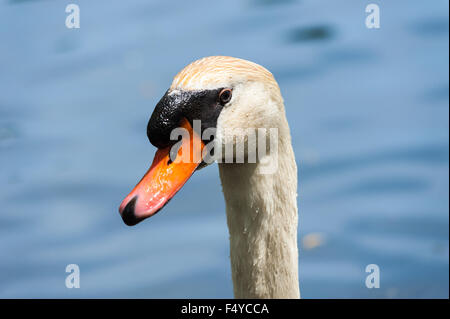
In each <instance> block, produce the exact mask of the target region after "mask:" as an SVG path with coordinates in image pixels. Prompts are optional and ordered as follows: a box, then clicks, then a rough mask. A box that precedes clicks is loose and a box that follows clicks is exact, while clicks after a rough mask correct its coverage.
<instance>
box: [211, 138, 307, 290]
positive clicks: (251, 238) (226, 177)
mask: <svg viewBox="0 0 450 319" xmlns="http://www.w3.org/2000/svg"><path fill="white" fill-rule="evenodd" d="M277 156H278V161H279V166H278V169H277V170H276V171H275V172H274V173H273V174H260V170H259V167H258V166H259V165H260V164H257V163H256V164H248V163H245V164H236V163H234V164H219V173H220V178H221V181H222V188H223V192H224V197H225V202H226V212H227V223H228V230H229V234H230V260H231V271H232V278H233V287H234V295H235V298H299V297H300V291H299V283H298V249H297V223H298V215H297V198H296V197H297V167H296V164H295V159H294V154H293V151H292V146H291V144H290V138H289V140H288V141H286V143H283V141H281V143H280V144H279V152H278V155H277Z"/></svg>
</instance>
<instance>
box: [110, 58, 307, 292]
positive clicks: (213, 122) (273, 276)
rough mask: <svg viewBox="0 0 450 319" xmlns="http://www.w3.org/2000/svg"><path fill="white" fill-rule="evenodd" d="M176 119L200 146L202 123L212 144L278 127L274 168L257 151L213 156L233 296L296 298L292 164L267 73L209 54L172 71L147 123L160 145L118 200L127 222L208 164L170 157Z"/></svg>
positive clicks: (154, 207)
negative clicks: (239, 156) (241, 157)
mask: <svg viewBox="0 0 450 319" xmlns="http://www.w3.org/2000/svg"><path fill="white" fill-rule="evenodd" d="M194 120H201V129H200V131H201V132H199V131H197V132H196V131H194V130H193V128H192V126H193V124H192V123H193V121H194ZM194 126H195V125H194ZM176 127H183V128H185V129H186V130H187V131H188V132H189V134H190V137H189V138H188V139H184V138H183V139H182V142H181V146H182V147H183V146H185V145H186V144H187V146H190V147H191V149H192V150H193V152H192V153H195V151H198V150H200V151H201V150H204V147H205V143H206V141H204V140H203V139H202V138H203V134H202V133H203V132H204V131H206V130H207V128H211V127H212V128H216V130H217V131H216V135H215V137H214V139H213V145H214V147H216V149H217V150H221V149H223V148H224V147H225V146H226V145H235V144H237V143H238V142H239V141H241V142H242V141H244V142H248V138H247V137H246V136H244V135H242V136H241V135H239V134H240V133H237V134H236V132H240V131H239V128H267V129H269V128H276V129H277V130H278V139H277V141H276V142H277V144H278V145H277V147H276V150H277V152H271V153H270V154H269V155H267V156H266V158H265V160H266V161H267V160H268V162H276V163H277V167H276V170H274V172H271V173H269V174H263V173H261V168H262V165H263V164H262V161H261V159H260V158H258V160H257V161H256V162H254V163H249V162H245V163H236V162H235V163H221V161H218V162H219V164H218V165H219V174H220V179H221V182H222V189H223V193H224V197H225V202H226V214H227V223H228V229H229V234H230V259H231V270H232V279H233V287H234V296H235V298H299V297H300V289H299V282H298V248H297V221H298V216H297V199H296V197H297V166H296V163H295V157H294V152H293V149H292V145H291V136H290V131H289V126H288V123H287V120H286V116H285V111H284V104H283V99H282V97H281V93H280V89H279V87H278V84H277V82H276V81H275V79H274V77H273V75H272V74H271V73H270V72H269V71H268V70H266V69H265V68H263V67H262V66H260V65H258V64H255V63H253V62H250V61H246V60H242V59H237V58H232V57H225V56H213V57H207V58H203V59H200V60H197V61H195V62H193V63H191V64H189V65H188V66H186V67H185V68H184V69H183V70H182V71H181V72H179V73H178V74H177V75H176V76H175V78H174V80H173V82H172V85H171V87H170V88H169V90H168V91H167V92H166V94H165V95H164V96H163V97H162V99H161V100H160V101H159V103H158V104H157V105H156V107H155V110H154V112H153V114H152V116H151V118H150V121H149V123H148V127H147V135H148V138H149V140H150V142H151V143H152V144H153V145H154V146H156V147H157V148H158V150H157V152H156V154H155V158H154V160H153V163H152V165H151V167H150V169H149V170H148V172H147V173H146V175H145V176H144V177H143V178H142V180H141V181H140V182H139V183H138V184H137V185H136V187H135V188H134V189H133V190H132V192H131V193H130V194H129V195H128V196H127V197H126V198H125V199H124V200H123V202H122V204H121V205H120V208H119V211H120V214H121V216H122V218H123V220H124V222H125V223H126V224H127V225H135V224H137V223H138V222H140V221H142V220H143V219H145V218H147V217H150V216H152V215H154V214H155V213H157V212H158V211H159V210H160V209H161V208H162V207H163V206H164V205H165V204H166V203H167V202H168V201H169V200H170V199H171V198H172V197H173V196H174V195H175V193H176V192H177V191H178V190H179V189H180V188H181V187H182V186H183V184H184V183H185V182H186V181H187V180H188V179H189V177H190V176H191V175H192V174H193V173H194V171H195V170H196V169H199V168H201V167H203V166H206V164H205V163H204V162H202V163H200V162H201V160H202V159H204V158H203V157H202V158H201V159H200V160H199V159H198V158H197V159H194V158H193V157H191V158H190V159H191V161H190V162H187V163H176V162H173V161H172V157H169V156H170V154H171V153H170V152H171V151H170V149H171V146H173V144H174V142H176V141H171V139H170V134H171V131H172V130H173V129H174V128H176ZM233 129H236V130H235V131H233ZM230 131H231V132H234V133H233V134H231V133H230ZM258 133H259V132H258ZM200 136H202V138H201V137H200ZM267 138H268V137H267V136H266V140H267ZM270 145H272V144H270ZM258 146H259V144H258ZM258 146H257V147H258ZM261 147H264V146H261ZM266 148H267V146H266ZM269 148H270V147H269ZM258 151H259V150H258ZM200 154H202V153H200ZM203 154H204V153H203ZM178 155H180V153H176V154H175V158H176V159H177V158H178V157H177V156H178ZM200 156H202V155H200ZM245 156H246V158H247V157H249V154H247V153H246V154H245ZM222 157H224V155H222ZM219 159H221V158H219ZM266 163H267V162H266ZM199 196H200V195H199Z"/></svg>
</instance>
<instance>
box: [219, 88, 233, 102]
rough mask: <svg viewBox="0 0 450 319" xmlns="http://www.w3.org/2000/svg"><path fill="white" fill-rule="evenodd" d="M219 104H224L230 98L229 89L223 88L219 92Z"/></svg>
mask: <svg viewBox="0 0 450 319" xmlns="http://www.w3.org/2000/svg"><path fill="white" fill-rule="evenodd" d="M219 100H220V104H222V105H225V104H227V103H228V102H230V100H231V89H223V90H222V91H220V93H219Z"/></svg>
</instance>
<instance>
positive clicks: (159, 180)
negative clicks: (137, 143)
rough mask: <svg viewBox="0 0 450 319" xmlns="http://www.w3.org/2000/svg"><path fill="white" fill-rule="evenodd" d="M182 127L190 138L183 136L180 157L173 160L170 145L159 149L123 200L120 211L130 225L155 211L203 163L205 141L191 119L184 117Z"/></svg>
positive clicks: (161, 206)
mask: <svg viewBox="0 0 450 319" xmlns="http://www.w3.org/2000/svg"><path fill="white" fill-rule="evenodd" d="M181 127H182V128H184V129H186V130H187V132H188V133H189V138H186V137H183V139H182V141H181V147H180V148H179V150H178V152H177V157H176V159H173V158H172V160H173V161H171V158H170V150H171V147H170V146H169V147H166V148H164V149H158V150H157V151H156V154H155V158H154V159H153V163H152V165H151V166H150V169H149V170H148V171H147V173H146V174H145V175H144V177H143V178H142V179H141V181H140V182H139V183H138V184H137V185H136V187H135V188H134V189H133V190H132V191H131V193H130V194H129V195H128V196H127V197H126V198H125V199H124V200H123V201H122V204H121V205H120V207H119V212H120V214H121V216H122V219H123V221H124V222H125V224H127V225H128V226H133V225H136V224H137V223H139V222H140V221H142V220H144V219H145V218H147V217H151V216H153V215H155V214H156V213H157V212H158V211H159V210H160V209H161V208H163V207H164V205H166V204H167V203H168V202H169V200H170V199H171V198H172V197H173V196H174V195H175V194H176V193H177V192H178V191H179V190H180V189H181V187H183V185H184V184H185V183H186V182H187V180H188V179H189V177H191V175H192V174H193V173H194V171H195V170H196V169H197V167H198V166H199V165H200V163H201V161H202V155H201V154H202V151H203V147H204V144H203V142H202V140H201V138H200V137H199V135H198V134H197V133H196V132H195V131H194V130H193V129H192V126H191V124H190V123H189V121H188V120H186V119H183V121H182V123H181ZM186 152H189V154H187V153H186Z"/></svg>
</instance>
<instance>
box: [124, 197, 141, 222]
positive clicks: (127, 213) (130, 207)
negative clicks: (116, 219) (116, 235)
mask: <svg viewBox="0 0 450 319" xmlns="http://www.w3.org/2000/svg"><path fill="white" fill-rule="evenodd" d="M137 198H138V197H137V196H135V197H133V198H132V199H131V200H130V201H129V202H128V204H127V206H125V208H124V209H123V211H122V220H123V222H124V223H125V224H126V225H127V226H134V225H136V224H137V223H139V222H140V219H139V218H137V217H136V215H135V213H134V207H135V205H136V201H137Z"/></svg>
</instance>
